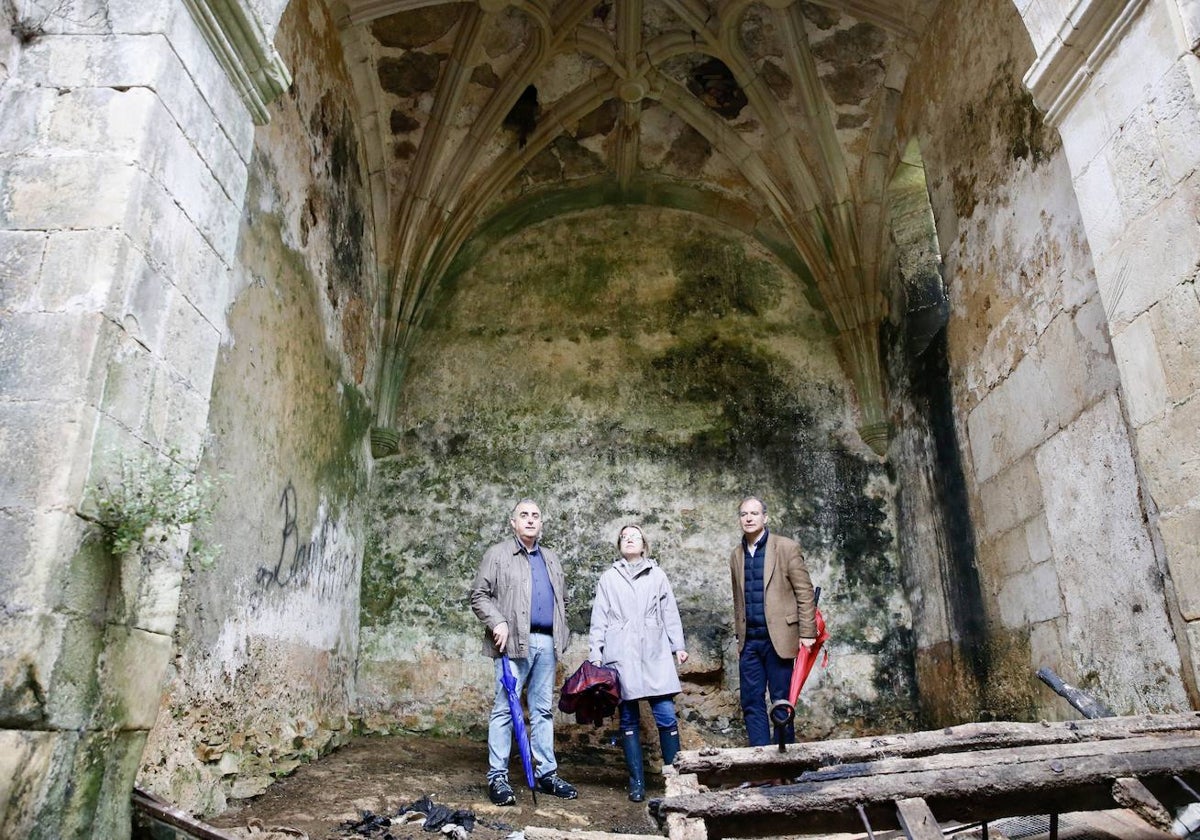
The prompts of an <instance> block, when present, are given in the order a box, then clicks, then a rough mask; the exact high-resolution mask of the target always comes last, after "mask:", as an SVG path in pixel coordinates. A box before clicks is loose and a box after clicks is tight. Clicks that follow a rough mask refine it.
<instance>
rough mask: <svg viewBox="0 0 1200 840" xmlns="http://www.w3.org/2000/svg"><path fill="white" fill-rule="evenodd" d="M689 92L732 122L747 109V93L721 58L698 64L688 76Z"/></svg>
mask: <svg viewBox="0 0 1200 840" xmlns="http://www.w3.org/2000/svg"><path fill="white" fill-rule="evenodd" d="M688 90H690V91H691V92H692V94H693V95H694V96H695V97H696V98H697V99H699V100H700V101H701V102H703V103H704V104H705V105H706V106H707V107H708V108H710V109H711V110H713V111H716V112H717V113H718V114H720V115H721V116H722V117H724V118H725V119H727V120H732V119H734V118H735V117H737V115H738V114H740V113H741V112H742V109H743V108H745V107H746V92H745V91H743V90H742V88H741V85H739V84H738V83H737V79H735V78H734V77H733V71H732V70H730V69H729V67H728V65H726V64H725V62H723V61H721V59H719V58H710V59H709V60H708V61H705V62H704V63H703V64H697V65H696V66H695V67H693V68H692V71H691V72H690V73H689V74H688Z"/></svg>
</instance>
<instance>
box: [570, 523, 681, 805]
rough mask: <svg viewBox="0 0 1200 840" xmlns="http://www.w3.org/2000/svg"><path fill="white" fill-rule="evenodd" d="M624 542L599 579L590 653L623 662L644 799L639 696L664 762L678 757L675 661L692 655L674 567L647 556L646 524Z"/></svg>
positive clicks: (601, 660)
mask: <svg viewBox="0 0 1200 840" xmlns="http://www.w3.org/2000/svg"><path fill="white" fill-rule="evenodd" d="M617 550H618V551H620V552H621V556H620V558H618V559H617V560H614V561H613V564H612V568H610V569H608V570H607V571H606V572H605V573H604V574H602V575H601V576H600V580H599V582H597V584H596V599H595V600H594V601H593V602H592V627H591V633H590V636H589V645H588V659H590V660H591V661H592V662H593V663H596V664H599V665H604V666H606V667H609V668H615V669H616V671H617V673H618V674H619V675H620V678H621V705H620V722H621V745H622V747H623V748H624V750H625V765H626V766H627V767H628V768H629V799H630V801H631V802H641V801H643V800H644V799H645V798H646V777H645V771H644V769H643V767H642V741H641V727H640V725H639V711H638V706H639V701H641V700H647V701H649V703H650V713H651V714H652V715H653V716H654V722H655V723H656V724H657V725H658V739H659V743H660V745H661V746H662V754H663V763H664V764H671V763H672V762H674V761H675V754H676V753H677V752H679V726H678V724H677V722H676V719H675V701H674V700H673V699H672V698H673V697H674V696H675V695H676V694H678V693H679V689H680V686H679V675H678V673H676V671H675V665H676V662H678V664H680V665H682V664H683V663H684V662H687V658H688V655H687V651H686V650H685V649H684V644H683V623H682V622H681V621H680V620H679V607H678V606H676V604H675V594H674V593H673V592H672V591H671V584H670V582H669V581H668V580H667V576H666V574H665V573H664V572H663V570H662V569H660V568H659V567H658V564H657V563H655V562H654V561H653V560H651V559H650V558H649V557H648V556H647V553H648V551H649V547H648V546H647V545H646V537H645V535H644V534H642V529H641V528H639V527H638V526H637V525H626V526H625V527H624V528H622V529H621V531H620V533H619V534H617ZM672 654H674V658H672Z"/></svg>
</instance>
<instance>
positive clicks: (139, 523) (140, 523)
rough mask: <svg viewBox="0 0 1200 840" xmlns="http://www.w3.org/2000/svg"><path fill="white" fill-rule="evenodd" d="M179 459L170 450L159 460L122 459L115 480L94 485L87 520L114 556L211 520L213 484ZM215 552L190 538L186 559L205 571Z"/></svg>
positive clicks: (173, 451)
mask: <svg viewBox="0 0 1200 840" xmlns="http://www.w3.org/2000/svg"><path fill="white" fill-rule="evenodd" d="M178 455H179V452H178V450H175V449H172V450H171V451H169V452H167V453H166V454H165V455H163V456H161V457H149V456H146V455H140V456H133V457H130V456H123V457H122V459H121V462H120V467H119V469H118V471H117V475H116V476H115V477H113V478H112V479H108V480H105V481H102V482H101V483H100V484H99V485H98V486H97V488H96V490H95V493H94V499H95V514H94V516H93V517H91V518H92V519H93V521H94V522H95V523H96V525H97V526H98V528H99V529H100V534H101V538H102V539H103V540H104V543H105V546H106V547H107V548H108V549H109V550H110V551H111V552H112V553H113V555H114V556H118V557H119V556H121V555H123V554H125V553H127V552H130V551H134V550H138V549H146V548H150V547H152V546H153V545H154V544H156V543H164V542H167V541H168V540H170V539H172V538H173V537H176V536H178V535H179V534H180V533H181V532H182V531H183V530H184V529H186V528H189V527H192V526H194V525H202V524H204V523H206V522H208V521H209V518H210V517H211V516H212V511H213V506H214V505H215V503H216V495H217V482H216V481H215V480H214V479H212V478H211V477H209V476H206V475H201V474H198V473H195V472H193V471H191V470H189V469H187V468H185V467H184V466H182V465H181V464H180V462H179V460H178ZM219 549H220V546H218V545H210V544H203V543H201V541H200V540H199V539H197V538H196V537H195V536H194V535H193V537H192V542H191V547H190V549H189V551H188V555H189V557H191V558H192V559H193V560H194V561H196V562H197V563H199V564H200V565H201V566H209V565H211V564H212V562H213V560H214V559H215V557H216V553H217V551H218V550H219Z"/></svg>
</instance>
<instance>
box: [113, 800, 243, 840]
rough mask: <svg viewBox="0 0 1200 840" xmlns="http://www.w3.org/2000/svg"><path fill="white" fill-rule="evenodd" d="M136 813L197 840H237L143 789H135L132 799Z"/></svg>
mask: <svg viewBox="0 0 1200 840" xmlns="http://www.w3.org/2000/svg"><path fill="white" fill-rule="evenodd" d="M130 801H131V803H132V805H133V808H134V811H136V812H139V813H141V814H144V815H145V816H146V817H147V818H149V819H151V820H153V821H155V822H159V823H162V824H164V825H167V826H170V827H171V828H174V829H178V830H179V831H181V832H183V834H184V836H186V837H191V838H194V839H195V840H237V838H236V837H234V836H233V835H232V834H226V833H225V832H223V831H220V830H218V829H216V828H213V827H212V826H211V825H208V824H207V823H203V822H201V821H200V820H198V819H196V818H195V817H193V816H192V815H191V814H189V813H187V812H186V811H184V810H183V809H181V808H177V807H175V806H174V805H171V804H170V803H168V802H164V801H163V800H161V799H159V798H158V797H157V796H155V795H154V794H152V793H148V792H146V791H144V790H142V789H141V788H134V789H133V795H132V796H131V798H130Z"/></svg>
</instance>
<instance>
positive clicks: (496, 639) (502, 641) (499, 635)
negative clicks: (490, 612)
mask: <svg viewBox="0 0 1200 840" xmlns="http://www.w3.org/2000/svg"><path fill="white" fill-rule="evenodd" d="M492 642H493V643H494V644H495V645H496V650H498V651H500V652H501V653H504V648H505V647H506V646H507V645H508V622H507V621H501V622H500V623H499V624H497V625H496V626H495V627H493V628H492Z"/></svg>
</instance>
